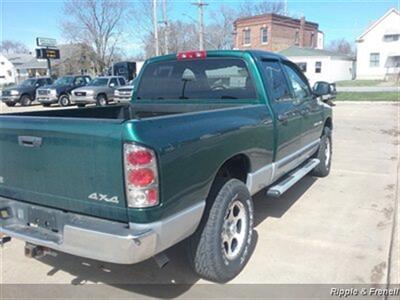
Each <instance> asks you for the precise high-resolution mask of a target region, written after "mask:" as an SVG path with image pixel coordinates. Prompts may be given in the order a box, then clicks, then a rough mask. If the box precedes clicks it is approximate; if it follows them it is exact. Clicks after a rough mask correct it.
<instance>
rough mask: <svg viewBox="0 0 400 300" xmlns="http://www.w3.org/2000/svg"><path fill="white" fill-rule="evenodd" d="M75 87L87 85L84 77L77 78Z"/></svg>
mask: <svg viewBox="0 0 400 300" xmlns="http://www.w3.org/2000/svg"><path fill="white" fill-rule="evenodd" d="M74 84H75V85H84V84H85V79H84V78H83V77H76V78H75V81H74Z"/></svg>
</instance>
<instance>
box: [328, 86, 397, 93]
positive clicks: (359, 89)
mask: <svg viewBox="0 0 400 300" xmlns="http://www.w3.org/2000/svg"><path fill="white" fill-rule="evenodd" d="M336 90H337V91H338V92H400V86H338V87H336Z"/></svg>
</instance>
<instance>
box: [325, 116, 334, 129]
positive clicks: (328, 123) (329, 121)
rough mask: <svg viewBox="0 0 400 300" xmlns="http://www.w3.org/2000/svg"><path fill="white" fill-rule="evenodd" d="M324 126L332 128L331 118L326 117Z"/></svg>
mask: <svg viewBox="0 0 400 300" xmlns="http://www.w3.org/2000/svg"><path fill="white" fill-rule="evenodd" d="M325 127H328V128H329V129H330V130H332V127H333V124H332V119H331V118H328V119H326V121H325V124H324V128H325Z"/></svg>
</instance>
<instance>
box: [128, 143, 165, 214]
mask: <svg viewBox="0 0 400 300" xmlns="http://www.w3.org/2000/svg"><path fill="white" fill-rule="evenodd" d="M124 164H125V187H126V196H127V200H128V206H129V207H133V208H140V207H151V206H155V205H158V203H159V199H158V173H157V159H156V156H155V153H154V151H153V150H150V149H147V148H145V147H142V146H138V145H135V144H124Z"/></svg>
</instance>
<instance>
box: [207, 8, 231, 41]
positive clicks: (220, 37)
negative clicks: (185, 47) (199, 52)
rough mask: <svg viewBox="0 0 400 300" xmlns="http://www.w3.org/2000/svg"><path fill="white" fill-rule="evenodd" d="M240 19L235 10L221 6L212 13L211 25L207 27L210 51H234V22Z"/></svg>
mask: <svg viewBox="0 0 400 300" xmlns="http://www.w3.org/2000/svg"><path fill="white" fill-rule="evenodd" d="M237 17H238V13H237V11H236V10H235V9H233V8H231V7H229V6H226V5H221V6H219V7H218V8H217V9H216V10H212V11H211V20H212V21H211V23H210V25H208V26H207V27H206V35H205V43H206V48H207V49H210V48H213V49H232V48H233V45H234V41H233V22H234V21H235V19H236V18H237Z"/></svg>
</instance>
